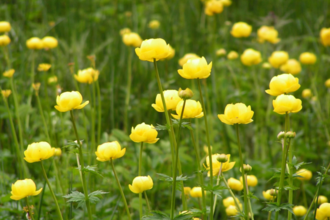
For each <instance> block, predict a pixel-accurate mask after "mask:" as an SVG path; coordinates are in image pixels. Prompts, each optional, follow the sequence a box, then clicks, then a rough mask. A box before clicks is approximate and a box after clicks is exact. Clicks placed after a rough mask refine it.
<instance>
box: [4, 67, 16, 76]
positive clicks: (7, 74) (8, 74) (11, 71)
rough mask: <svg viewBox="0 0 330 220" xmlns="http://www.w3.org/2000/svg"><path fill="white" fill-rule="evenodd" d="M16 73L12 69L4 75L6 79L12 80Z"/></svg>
mask: <svg viewBox="0 0 330 220" xmlns="http://www.w3.org/2000/svg"><path fill="white" fill-rule="evenodd" d="M14 73H15V70H14V69H10V70H7V71H5V72H4V73H3V74H2V75H3V76H4V77H7V78H11V77H13V75H14Z"/></svg>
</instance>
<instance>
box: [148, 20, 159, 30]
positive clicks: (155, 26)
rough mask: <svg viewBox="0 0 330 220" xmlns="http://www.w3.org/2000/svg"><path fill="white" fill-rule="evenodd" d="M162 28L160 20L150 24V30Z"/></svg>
mask: <svg viewBox="0 0 330 220" xmlns="http://www.w3.org/2000/svg"><path fill="white" fill-rule="evenodd" d="M159 26H160V22H159V21H158V20H152V21H150V22H149V24H148V27H149V28H150V29H158V28H159Z"/></svg>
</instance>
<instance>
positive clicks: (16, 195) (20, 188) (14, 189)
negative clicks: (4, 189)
mask: <svg viewBox="0 0 330 220" xmlns="http://www.w3.org/2000/svg"><path fill="white" fill-rule="evenodd" d="M41 191H42V188H41V189H39V190H37V186H36V184H35V183H34V182H33V180H31V179H24V180H17V181H16V182H15V183H14V184H12V185H11V192H10V193H11V196H10V198H11V199H13V200H21V199H24V198H25V197H28V196H36V195H39V193H41Z"/></svg>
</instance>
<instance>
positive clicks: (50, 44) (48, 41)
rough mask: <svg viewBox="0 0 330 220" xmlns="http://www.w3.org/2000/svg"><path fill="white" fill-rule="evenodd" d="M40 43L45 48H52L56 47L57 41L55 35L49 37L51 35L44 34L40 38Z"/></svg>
mask: <svg viewBox="0 0 330 220" xmlns="http://www.w3.org/2000/svg"><path fill="white" fill-rule="evenodd" d="M41 41H42V44H43V48H46V49H53V48H55V47H57V45H58V41H57V39H56V38H55V37H51V36H46V37H44V38H42V40H41Z"/></svg>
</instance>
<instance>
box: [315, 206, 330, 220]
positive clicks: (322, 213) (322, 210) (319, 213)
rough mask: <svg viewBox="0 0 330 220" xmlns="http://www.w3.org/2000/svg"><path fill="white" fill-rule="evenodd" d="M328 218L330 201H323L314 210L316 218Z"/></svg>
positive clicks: (322, 219)
mask: <svg viewBox="0 0 330 220" xmlns="http://www.w3.org/2000/svg"><path fill="white" fill-rule="evenodd" d="M329 218H330V203H323V204H322V205H320V207H319V208H318V209H317V210H316V219H317V220H328V219H329Z"/></svg>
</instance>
